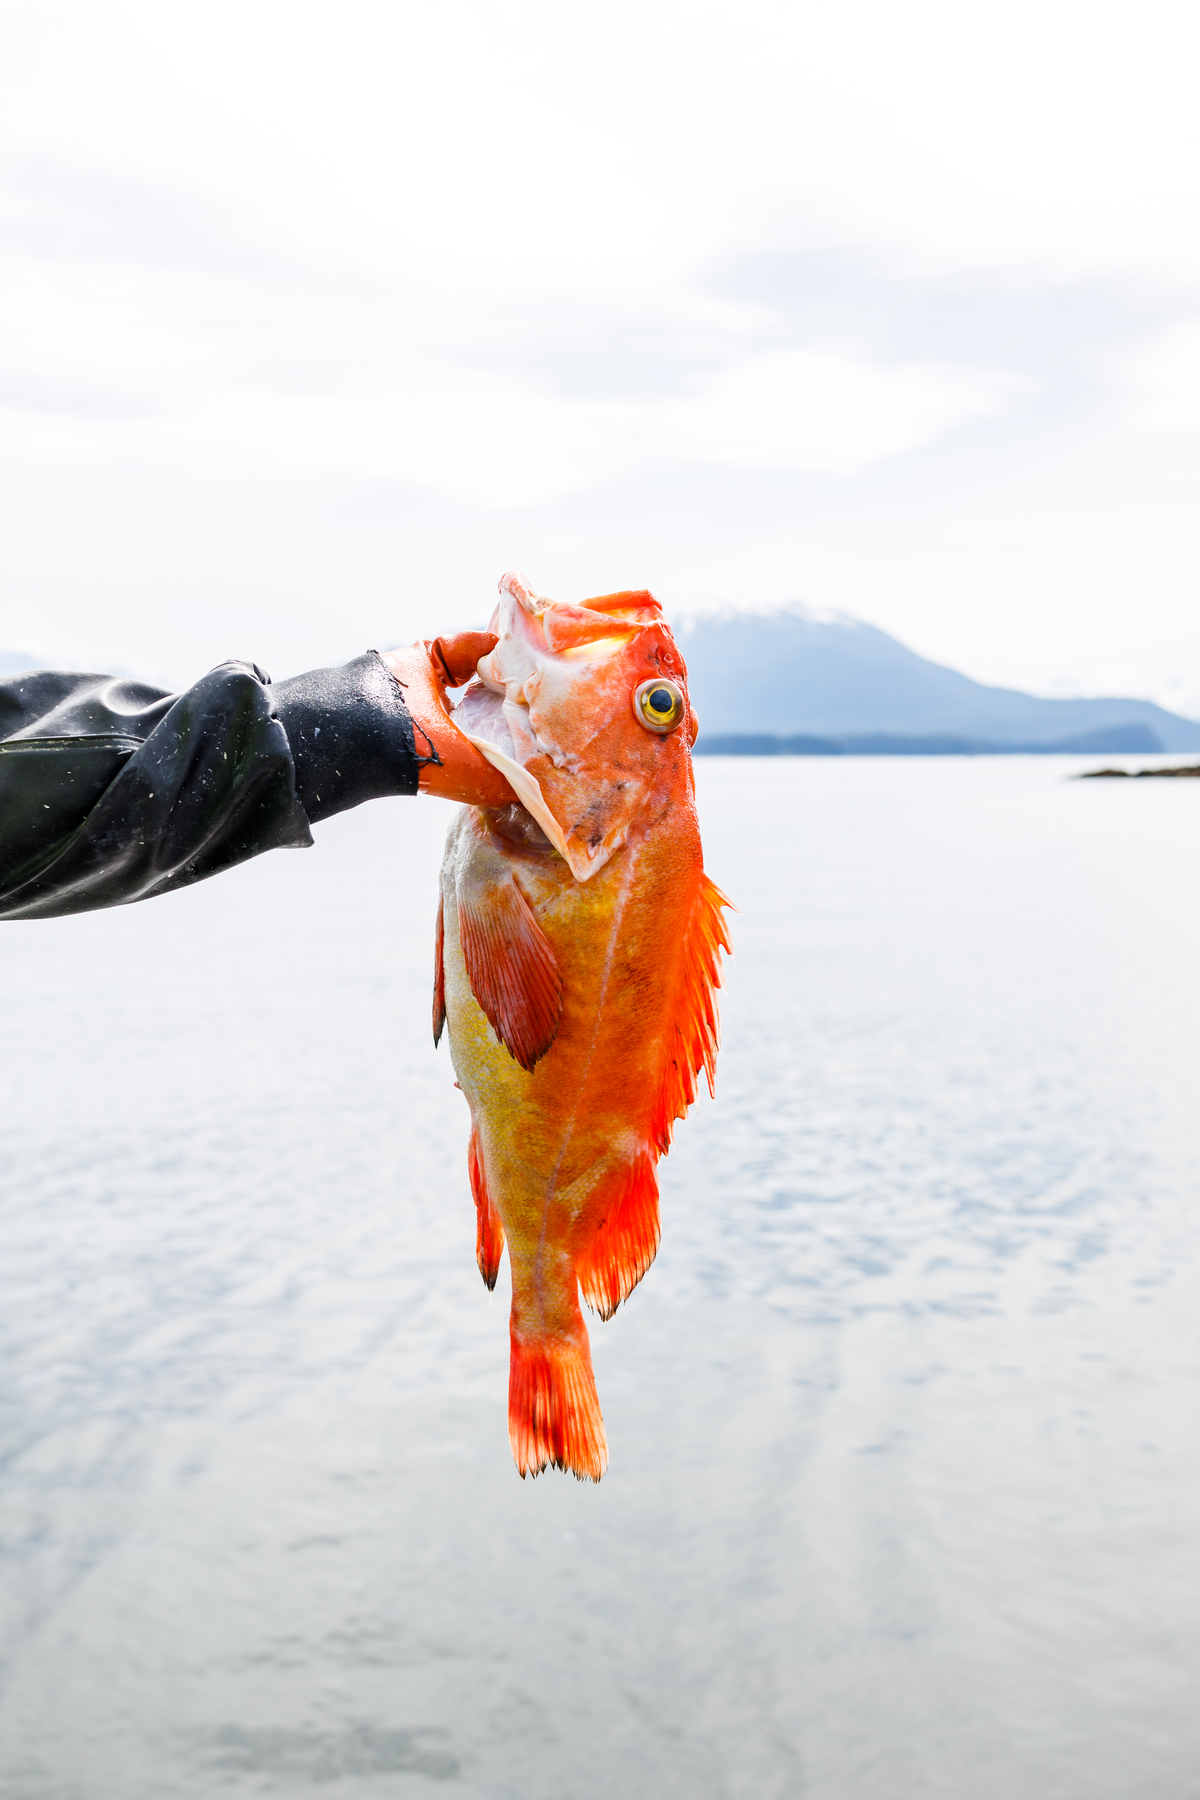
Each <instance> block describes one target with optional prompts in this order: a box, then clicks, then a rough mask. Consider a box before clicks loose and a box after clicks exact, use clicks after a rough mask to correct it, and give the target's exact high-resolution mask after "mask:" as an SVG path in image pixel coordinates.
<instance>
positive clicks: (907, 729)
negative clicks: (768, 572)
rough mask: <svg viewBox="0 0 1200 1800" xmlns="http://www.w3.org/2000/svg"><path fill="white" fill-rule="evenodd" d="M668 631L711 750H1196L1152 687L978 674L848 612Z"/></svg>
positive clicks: (1195, 736)
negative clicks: (1045, 683) (1070, 690)
mask: <svg viewBox="0 0 1200 1800" xmlns="http://www.w3.org/2000/svg"><path fill="white" fill-rule="evenodd" d="M676 637H677V638H678V640H679V644H680V648H681V649H682V650H683V653H684V655H685V656H686V658H687V664H688V687H689V690H690V692H691V695H692V698H693V700H694V701H695V705H696V711H697V713H698V715H699V718H700V737H699V741H698V742H697V745H696V748H697V751H699V752H705V751H706V752H708V753H709V754H710V755H716V754H719V753H721V752H725V753H732V754H741V755H751V756H754V755H758V756H762V755H799V756H804V755H809V756H814V755H815V756H820V755H838V754H856V753H857V754H862V755H872V754H874V755H883V756H888V755H891V756H894V755H904V754H910V755H912V754H916V755H937V754H951V755H970V754H976V755H986V754H997V753H1003V752H1012V751H1017V750H1024V751H1029V750H1035V751H1043V752H1047V751H1060V752H1065V751H1082V752H1088V753H1091V752H1099V751H1112V752H1120V751H1152V750H1169V751H1193V750H1200V721H1197V720H1195V719H1185V718H1181V717H1180V716H1179V715H1178V714H1177V713H1171V712H1167V711H1166V710H1165V708H1163V707H1161V706H1156V705H1155V704H1154V703H1153V701H1151V700H1122V699H1111V700H1110V699H1097V700H1044V699H1041V698H1039V697H1038V696H1037V695H1035V694H1022V693H1019V692H1018V691H1017V690H1016V689H1015V688H999V687H986V686H984V684H983V683H982V682H978V681H972V680H971V679H970V677H969V676H967V675H960V674H959V673H958V671H957V670H955V669H947V668H945V667H943V665H942V664H941V663H935V662H929V661H927V659H926V658H925V657H923V656H918V655H917V654H916V652H915V651H914V650H909V649H908V648H907V647H906V646H905V645H904V644H901V643H900V642H899V641H898V640H897V639H896V638H894V637H890V636H889V635H888V633H887V632H886V631H880V630H879V629H878V627H877V626H874V625H864V624H863V623H862V621H861V620H858V619H851V618H848V617H847V616H845V615H844V614H841V615H836V616H834V617H817V616H815V615H813V614H811V613H808V612H804V611H802V610H800V609H799V608H796V609H791V610H787V611H783V612H775V613H758V614H750V613H739V614H736V615H731V614H723V615H720V616H718V617H714V618H699V619H692V620H686V621H684V622H683V623H682V624H681V626H680V627H679V628H678V629H677V631H676Z"/></svg>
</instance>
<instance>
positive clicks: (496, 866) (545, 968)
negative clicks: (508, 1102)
mask: <svg viewBox="0 0 1200 1800" xmlns="http://www.w3.org/2000/svg"><path fill="white" fill-rule="evenodd" d="M458 936H459V942H460V943H461V944H462V952H463V961H464V962H465V963H466V966H467V977H468V979H469V981H470V983H471V992H472V993H473V994H474V996H475V998H476V1000H478V1002H479V1004H480V1006H481V1007H482V1009H483V1012H484V1014H485V1016H486V1018H487V1021H488V1023H489V1025H490V1026H491V1027H492V1030H493V1031H494V1032H495V1033H496V1036H497V1037H498V1038H499V1040H500V1042H501V1043H502V1044H503V1045H504V1047H505V1049H506V1050H507V1051H509V1053H510V1054H511V1055H512V1056H514V1057H515V1058H516V1060H517V1062H519V1063H520V1065H521V1067H522V1068H523V1069H529V1070H532V1068H533V1066H534V1064H535V1063H536V1062H537V1061H538V1060H539V1059H540V1058H541V1057H543V1056H545V1054H546V1052H547V1050H548V1049H549V1048H550V1046H551V1044H552V1043H553V1042H554V1039H555V1036H556V1035H557V1032H558V1020H559V1014H560V1013H561V1012H562V978H561V976H560V975H559V972H558V962H557V959H556V958H555V955H554V951H553V949H552V947H551V945H550V942H549V939H548V938H547V937H546V934H545V932H544V931H543V930H542V928H541V926H540V925H539V924H538V922H537V920H536V919H535V918H534V916H533V912H532V910H531V908H530V906H529V902H528V901H527V900H526V898H525V896H524V894H522V892H521V890H520V888H519V887H518V886H517V884H516V882H515V880H514V879H513V875H512V871H511V870H510V868H509V866H508V864H507V863H506V862H505V860H504V858H503V857H502V856H499V855H496V856H494V857H493V856H490V855H487V854H486V853H481V852H480V851H476V853H475V854H474V855H473V856H472V858H471V860H470V863H469V864H468V866H467V867H466V868H465V869H463V870H462V871H461V872H460V874H459V877H458Z"/></svg>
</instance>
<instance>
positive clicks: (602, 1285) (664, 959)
mask: <svg viewBox="0 0 1200 1800" xmlns="http://www.w3.org/2000/svg"><path fill="white" fill-rule="evenodd" d="M491 630H492V631H493V632H494V633H495V634H497V637H498V642H497V644H496V646H495V648H494V649H493V650H491V651H490V652H489V653H488V654H487V655H485V656H483V657H481V658H480V659H479V663H478V666H477V676H476V679H475V680H474V681H472V682H471V684H470V685H469V686H468V687H467V688H466V689H465V691H464V692H463V694H462V696H461V698H460V699H459V701H458V703H457V705H456V706H455V708H454V710H453V712H452V714H451V717H452V719H453V720H454V723H455V724H456V725H457V726H458V728H459V730H461V731H462V732H463V733H464V735H465V736H467V737H468V738H469V740H470V742H471V743H472V744H473V745H474V746H475V748H476V749H477V750H478V751H480V752H481V754H482V755H483V756H484V757H485V758H486V759H487V760H488V761H489V762H490V763H491V764H492V765H493V767H494V768H496V769H497V770H499V771H500V772H501V773H502V774H503V775H504V776H505V778H506V779H507V781H508V783H509V785H510V787H511V789H512V791H513V793H514V794H515V795H517V797H518V798H517V800H516V801H515V802H514V803H513V804H511V805H508V806H501V807H480V806H466V807H463V808H462V809H461V811H460V812H459V813H458V815H457V817H456V818H455V820H454V822H453V824H452V825H451V827H450V830H449V833H448V836H447V840H446V851H445V858H444V861H443V865H442V875H441V896H440V901H439V906H438V915H437V927H436V934H435V936H436V942H435V969H434V999H433V1032H434V1043H435V1045H436V1044H437V1043H438V1042H439V1041H440V1039H441V1036H442V1031H443V1028H445V1029H446V1031H447V1035H448V1037H449V1043H450V1055H451V1060H452V1062H453V1066H454V1073H455V1076H456V1084H457V1085H458V1086H459V1087H460V1088H461V1090H462V1092H463V1094H464V1095H465V1096H466V1099H467V1103H468V1106H469V1108H470V1115H471V1129H470V1138H469V1142H468V1149H467V1171H468V1176H469V1180H470V1186H471V1192H472V1195H473V1198H474V1202H475V1212H476V1260H477V1262H478V1265H479V1270H480V1273H481V1275H482V1276H483V1280H484V1282H485V1283H486V1285H487V1287H488V1288H489V1289H491V1288H494V1286H495V1284H496V1278H497V1275H498V1272H499V1268H500V1262H501V1257H502V1254H503V1252H504V1249H505V1247H506V1246H507V1249H508V1254H509V1262H510V1267H511V1275H512V1304H511V1312H510V1319H509V1387H508V1428H509V1442H510V1445H511V1448H512V1454H513V1459H514V1461H515V1463H516V1466H517V1469H518V1471H519V1473H520V1474H521V1476H522V1478H524V1477H525V1476H526V1475H530V1476H534V1475H538V1474H540V1473H541V1472H542V1470H544V1469H546V1468H548V1467H554V1468H556V1469H561V1470H564V1471H569V1472H571V1473H573V1474H574V1475H576V1476H577V1477H579V1478H580V1479H581V1480H591V1481H599V1480H600V1478H601V1476H602V1475H603V1474H604V1471H605V1469H606V1467H607V1464H608V1444H607V1438H606V1435H605V1429H604V1420H603V1415H602V1413H601V1410H600V1402H599V1397H598V1395H597V1391H596V1382H595V1376H594V1372H593V1368H592V1359H591V1346H590V1342H589V1337H588V1331H587V1327H586V1325H585V1323H584V1319H583V1314H582V1310H581V1307H580V1296H581V1295H582V1298H583V1300H584V1301H585V1302H586V1303H587V1305H588V1306H589V1307H590V1308H591V1309H592V1310H593V1311H594V1312H596V1313H597V1314H598V1315H599V1317H600V1318H601V1319H602V1320H606V1319H610V1318H611V1317H612V1316H613V1314H614V1313H615V1312H616V1310H617V1308H618V1306H619V1305H620V1304H621V1302H622V1301H624V1300H626V1299H628V1297H629V1295H630V1294H631V1293H632V1291H633V1289H634V1288H635V1287H636V1286H637V1284H638V1282H639V1281H640V1280H641V1279H642V1277H643V1275H644V1274H645V1273H646V1271H647V1269H649V1267H650V1265H651V1263H652V1262H653V1261H654V1257H655V1254H656V1252H657V1249H658V1245H659V1238H660V1220H659V1195H658V1179H657V1174H656V1167H657V1164H658V1161H659V1158H660V1157H662V1156H663V1155H664V1154H665V1153H666V1151H667V1150H668V1149H669V1147H670V1143H671V1135H672V1130H673V1127H674V1125H675V1123H676V1121H677V1120H679V1119H682V1118H683V1117H684V1116H685V1114H686V1113H687V1111H688V1108H689V1107H690V1105H691V1104H692V1102H693V1101H694V1100H695V1098H696V1091H697V1090H696V1078H697V1076H698V1075H699V1074H700V1073H701V1071H703V1073H704V1075H705V1077H706V1080H707V1084H708V1087H709V1091H710V1092H715V1087H714V1072H715V1064H716V1056H717V1049H718V1040H719V1021H718V1013H717V1001H716V990H717V989H718V987H719V986H720V985H721V962H720V954H719V953H722V952H723V953H725V954H728V953H729V949H730V945H729V938H728V934H727V930H726V926H725V922H724V917H723V909H724V908H726V907H729V906H730V905H731V902H730V901H728V900H727V899H726V897H725V895H724V894H723V893H722V892H721V890H720V889H719V888H718V887H717V886H716V885H715V883H713V882H712V881H711V880H710V879H709V877H708V875H707V874H706V873H705V870H704V859H703V854H702V849H701V842H700V828H699V821H698V819H697V814H696V803H695V782H694V778H693V771H692V757H691V747H692V745H693V743H694V742H695V738H696V731H697V721H696V716H695V713H694V711H693V710H692V706H691V702H690V700H689V698H688V691H687V669H686V665H685V663H684V659H683V657H682V655H681V654H680V652H679V648H678V646H677V645H676V643H675V641H674V638H673V637H672V634H671V631H670V629H669V627H668V626H667V625H666V624H665V622H664V621H663V618H662V611H661V608H660V606H659V603H658V601H657V600H655V598H654V596H653V595H652V594H651V593H649V592H648V591H646V590H644V589H638V590H628V591H623V592H621V593H614V594H604V595H601V596H600V597H598V598H593V599H589V600H586V601H584V602H582V603H581V604H578V605H576V604H571V603H567V602H556V601H554V600H550V599H546V598H544V597H543V596H540V595H538V594H535V593H534V592H533V591H532V589H531V588H530V587H529V586H528V585H527V583H526V582H525V581H524V579H523V578H522V577H521V576H520V575H517V574H513V573H510V574H507V575H505V576H504V577H503V578H502V580H501V582H500V602H499V605H498V606H497V608H496V612H495V614H494V616H493V618H492V621H491Z"/></svg>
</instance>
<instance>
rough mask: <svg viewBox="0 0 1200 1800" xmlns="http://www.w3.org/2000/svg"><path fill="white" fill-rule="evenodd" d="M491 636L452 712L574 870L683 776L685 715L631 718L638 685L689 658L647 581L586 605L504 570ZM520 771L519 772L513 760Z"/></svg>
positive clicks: (605, 852)
mask: <svg viewBox="0 0 1200 1800" xmlns="http://www.w3.org/2000/svg"><path fill="white" fill-rule="evenodd" d="M492 629H493V630H494V631H495V632H496V634H497V636H498V640H499V641H498V642H497V644H496V646H495V648H494V649H493V650H492V651H491V652H489V654H488V655H486V656H483V657H481V658H480V660H479V664H478V675H479V682H478V684H477V685H476V684H473V685H472V687H471V688H468V690H467V692H466V694H465V695H464V696H463V699H462V701H461V702H460V706H459V709H457V710H456V713H455V720H456V723H457V724H458V725H459V727H460V729H462V730H463V731H464V733H466V735H467V736H469V737H470V740H471V742H472V744H473V745H474V747H475V748H476V749H478V750H479V751H480V752H481V754H482V755H484V756H485V757H486V758H487V759H488V760H489V761H490V762H491V763H492V765H493V767H494V768H496V769H497V770H498V771H499V772H500V773H502V774H504V775H505V777H506V778H507V780H508V781H509V784H510V785H511V786H512V787H513V789H514V791H515V792H516V793H517V794H518V795H519V797H520V799H521V801H522V804H524V805H525V806H526V807H527V808H528V810H529V811H530V812H531V813H532V815H533V816H534V817H535V818H536V819H537V820H538V823H539V824H540V825H541V826H542V829H543V830H544V831H545V833H546V835H547V837H548V838H549V839H550V842H551V843H552V844H553V845H554V847H555V849H556V850H557V851H558V853H559V855H561V856H562V857H563V858H564V860H565V861H566V863H567V865H568V867H569V868H570V870H571V873H572V874H573V875H574V877H575V879H576V880H577V881H587V880H589V879H590V878H591V877H592V876H593V875H595V874H596V873H597V872H598V871H599V870H600V869H602V868H603V867H604V866H605V864H606V863H607V862H608V861H609V859H610V858H611V857H613V856H614V855H615V854H616V853H617V852H618V851H619V850H620V849H622V847H623V846H624V845H625V844H626V843H628V842H629V840H630V836H631V834H632V833H633V832H634V831H635V830H636V829H637V828H638V827H639V825H642V826H644V825H645V824H646V822H647V820H649V821H650V822H653V820H654V818H655V817H656V816H657V815H658V814H659V813H661V811H662V809H663V804H664V800H668V801H669V796H670V795H671V794H673V793H674V792H676V791H677V790H678V788H679V785H680V783H681V782H683V783H684V784H685V785H687V786H688V787H689V788H690V786H691V761H690V747H691V742H692V740H693V738H694V736H695V731H694V725H693V722H692V721H691V719H690V717H685V718H684V719H683V720H681V722H680V725H679V727H678V729H677V730H676V731H674V732H672V733H671V734H670V735H669V736H656V735H654V734H652V733H650V732H648V731H647V730H646V729H645V728H644V727H643V726H642V725H641V724H639V723H638V721H637V719H636V717H635V715H634V712H633V708H632V705H631V699H632V695H633V693H634V691H635V689H636V688H637V687H638V685H639V684H640V683H642V682H645V681H647V680H650V679H661V678H667V679H670V680H672V681H674V682H675V683H676V684H677V685H679V686H680V688H681V689H682V690H683V692H684V693H685V695H686V682H687V670H686V666H685V664H684V661H683V658H682V657H681V656H680V654H679V651H678V649H677V648H676V646H675V643H674V640H673V638H672V637H671V633H670V631H669V630H668V628H667V627H666V626H665V625H664V624H663V623H662V621H661V616H660V609H659V606H658V602H657V601H656V600H655V599H654V598H653V596H652V595H651V594H648V593H646V592H644V591H641V590H639V591H637V592H630V593H622V594H614V595H606V596H603V597H602V598H601V599H600V600H597V601H592V602H587V603H585V604H584V605H582V606H570V605H564V604H562V603H560V602H556V601H553V600H548V599H545V598H543V597H542V596H539V595H536V594H534V593H533V591H532V590H531V589H530V588H529V586H528V584H527V583H525V582H524V581H523V580H522V579H521V577H519V576H517V575H511V574H510V575H506V576H505V577H504V578H503V579H502V581H501V583H500V603H499V605H498V606H497V608H496V612H495V614H494V616H493V619H492ZM514 765H515V767H519V768H520V769H521V770H523V771H524V774H525V780H524V781H521V780H520V778H519V777H518V776H517V774H516V772H515V767H514Z"/></svg>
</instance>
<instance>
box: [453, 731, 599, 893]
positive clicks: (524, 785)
mask: <svg viewBox="0 0 1200 1800" xmlns="http://www.w3.org/2000/svg"><path fill="white" fill-rule="evenodd" d="M460 729H461V728H460ZM463 736H464V737H465V738H466V740H467V742H468V743H469V744H474V746H475V748H476V749H477V750H478V752H479V754H480V755H481V756H485V757H486V758H487V760H488V762H490V763H491V765H492V767H493V769H499V771H500V773H501V775H503V776H504V778H505V780H506V781H507V782H508V785H509V787H510V788H511V789H512V791H513V793H514V794H515V795H516V796H517V798H518V800H519V801H520V802H521V805H522V806H523V807H524V808H525V811H526V812H527V813H530V814H531V815H532V817H533V818H535V819H536V820H537V822H538V824H539V825H540V826H541V828H542V830H543V831H544V832H545V834H546V836H547V837H548V838H549V839H550V842H551V843H552V844H553V845H554V848H555V849H556V850H557V851H558V854H559V855H560V856H561V857H562V858H563V860H564V862H567V863H569V864H570V867H571V873H572V874H573V875H575V876H576V877H578V876H579V874H580V871H579V870H578V869H577V868H576V867H575V858H574V857H573V855H572V853H571V847H570V845H569V844H568V843H567V839H566V834H565V832H564V831H563V828H562V826H561V825H560V824H559V822H558V820H557V819H556V818H555V816H554V814H553V813H552V812H551V811H550V808H549V806H548V805H547V803H546V796H545V794H543V792H542V785H541V782H540V781H539V780H538V778H537V776H536V775H531V774H530V772H529V770H528V769H525V768H522V766H521V764H520V763H519V762H517V761H516V760H515V758H513V757H511V756H506V755H505V753H504V751H503V750H501V748H500V746H499V745H498V744H493V743H490V742H489V741H488V739H487V738H481V737H472V736H471V734H470V732H463ZM587 872H588V874H589V875H590V874H591V870H590V869H589V870H588V871H587Z"/></svg>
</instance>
